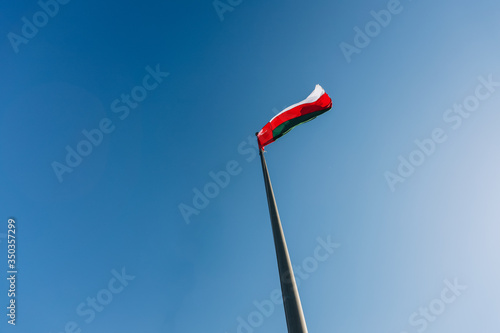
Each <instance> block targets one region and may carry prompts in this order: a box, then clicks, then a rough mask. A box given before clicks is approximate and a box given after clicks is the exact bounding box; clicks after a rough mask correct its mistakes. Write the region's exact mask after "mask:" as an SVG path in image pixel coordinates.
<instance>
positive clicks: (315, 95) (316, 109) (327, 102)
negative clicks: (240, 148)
mask: <svg viewBox="0 0 500 333" xmlns="http://www.w3.org/2000/svg"><path fill="white" fill-rule="evenodd" d="M331 108H332V99H331V98H330V96H328V94H327V93H326V92H325V91H324V90H323V88H321V86H320V85H319V84H317V85H316V88H315V89H314V91H313V92H312V93H311V94H310V95H309V96H308V97H307V98H306V99H305V100H303V101H302V102H299V103H297V104H294V105H292V106H289V107H287V108H286V109H284V110H283V111H281V112H280V113H278V114H277V115H276V116H275V117H274V118H273V119H271V121H269V122H268V123H267V124H266V125H265V126H264V127H263V128H262V129H261V130H260V132H259V133H257V140H258V142H259V147H260V149H263V148H264V147H265V146H266V145H268V144H270V143H271V142H274V141H276V140H277V139H278V138H280V137H282V136H283V135H285V134H286V133H288V132H289V131H290V130H292V129H293V128H294V127H295V126H297V125H300V124H303V123H305V122H308V121H310V120H313V119H314V118H316V117H317V116H319V115H320V114H322V113H325V112H326V111H328V110H330V109H331Z"/></svg>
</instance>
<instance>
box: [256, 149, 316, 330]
mask: <svg viewBox="0 0 500 333" xmlns="http://www.w3.org/2000/svg"><path fill="white" fill-rule="evenodd" d="M259 152H260V161H261V163H262V172H263V174H264V183H265V185H266V194H267V204H268V206H269V215H270V216H271V226H272V229H273V236H274V247H275V248H276V258H277V259H278V270H279V275H280V282H281V294H282V297H283V306H284V307H285V317H286V325H287V327H288V333H307V326H306V320H305V318H304V313H303V312H302V305H301V304H300V297H299V291H298V289H297V284H296V282H295V276H294V275H293V269H292V263H291V262H290V255H289V254H288V248H287V246H286V241H285V235H284V234H283V228H282V227H281V221H280V216H279V213H278V207H277V206H276V200H275V199H274V192H273V187H272V185H271V180H270V179H269V172H268V171H267V164H266V159H265V158H264V154H263V152H262V149H259Z"/></svg>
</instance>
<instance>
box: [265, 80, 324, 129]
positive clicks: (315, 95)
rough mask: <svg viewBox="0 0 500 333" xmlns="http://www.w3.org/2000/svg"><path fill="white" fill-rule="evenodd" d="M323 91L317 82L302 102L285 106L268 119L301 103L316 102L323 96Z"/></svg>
mask: <svg viewBox="0 0 500 333" xmlns="http://www.w3.org/2000/svg"><path fill="white" fill-rule="evenodd" d="M324 93H325V90H324V89H323V88H321V86H320V85H319V84H317V85H316V88H314V91H313V92H312V93H311V94H310V95H309V96H307V98H306V99H305V100H303V101H302V102H298V103H296V104H294V105H291V106H289V107H287V108H286V109H284V110H283V111H281V112H280V113H278V114H277V115H276V116H274V117H273V119H271V120H270V122H271V121H273V120H274V119H275V118H276V117H278V116H279V115H281V114H282V113H284V112H286V111H288V110H290V109H293V108H294V107H296V106H298V105H301V104H309V103H314V102H316V101H317V100H318V99H319V98H320V97H321V96H323V94H324Z"/></svg>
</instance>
